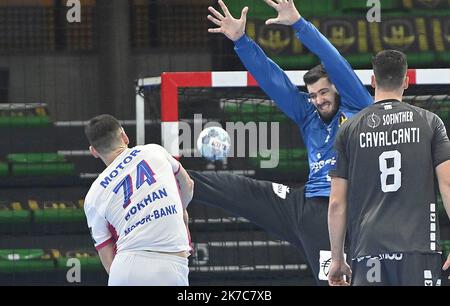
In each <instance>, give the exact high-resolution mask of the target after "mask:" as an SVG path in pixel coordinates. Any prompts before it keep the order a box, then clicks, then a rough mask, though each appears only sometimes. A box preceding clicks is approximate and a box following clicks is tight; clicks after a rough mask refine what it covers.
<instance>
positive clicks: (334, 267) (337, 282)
mask: <svg viewBox="0 0 450 306" xmlns="http://www.w3.org/2000/svg"><path fill="white" fill-rule="evenodd" d="M344 276H346V277H347V279H346V278H345V277H344ZM351 279H352V270H351V269H350V266H349V265H348V264H347V263H346V262H345V261H342V262H337V261H334V260H331V266H330V271H329V272H328V284H329V285H330V286H350V282H351Z"/></svg>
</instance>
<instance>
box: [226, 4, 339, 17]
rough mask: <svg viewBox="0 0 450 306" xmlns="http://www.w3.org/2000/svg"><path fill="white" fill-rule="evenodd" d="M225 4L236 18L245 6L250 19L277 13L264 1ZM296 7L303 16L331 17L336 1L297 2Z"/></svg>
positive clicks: (271, 15) (273, 15)
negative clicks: (247, 8)
mask: <svg viewBox="0 0 450 306" xmlns="http://www.w3.org/2000/svg"><path fill="white" fill-rule="evenodd" d="M224 2H225V4H226V5H227V7H228V9H229V10H230V13H231V14H232V15H233V16H234V17H240V16H241V11H242V9H243V8H244V7H245V6H248V7H249V12H248V18H258V19H267V18H269V17H276V11H275V10H274V9H273V8H271V7H270V6H269V5H267V4H266V3H265V2H264V1H263V0H240V1H237V0H225V1H224ZM295 6H296V7H297V9H298V10H299V12H300V14H302V15H303V16H314V17H316V16H329V15H331V14H333V12H334V11H335V9H334V1H330V0H314V1H305V0H295Z"/></svg>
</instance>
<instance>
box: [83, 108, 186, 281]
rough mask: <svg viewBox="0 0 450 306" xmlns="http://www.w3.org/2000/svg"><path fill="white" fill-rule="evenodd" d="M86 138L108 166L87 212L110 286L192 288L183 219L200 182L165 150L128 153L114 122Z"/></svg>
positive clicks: (93, 123) (100, 122) (99, 124)
mask: <svg viewBox="0 0 450 306" xmlns="http://www.w3.org/2000/svg"><path fill="white" fill-rule="evenodd" d="M85 133H86V136H87V138H88V140H89V143H90V145H91V146H90V148H89V149H90V151H91V154H92V155H93V156H94V157H96V158H101V159H102V160H103V162H104V163H105V165H106V169H105V170H104V171H103V172H102V173H101V174H100V176H99V177H98V178H97V179H96V180H95V182H94V183H93V184H92V186H91V188H90V190H89V192H88V194H87V196H86V199H85V206H84V210H85V213H86V218H87V223H88V226H89V230H90V231H91V235H92V238H93V240H94V244H95V247H96V249H97V250H98V253H99V256H100V259H101V261H102V263H103V266H104V267H105V269H106V271H107V272H108V273H109V281H108V284H109V285H168V286H176V285H188V273H189V268H188V259H187V257H188V255H189V252H190V250H191V248H190V241H189V240H190V238H189V233H188V229H187V225H186V224H185V220H184V218H183V217H186V215H184V214H185V213H186V212H185V209H186V207H187V205H188V203H189V202H190V200H191V199H192V195H193V181H192V180H191V179H190V178H189V175H188V174H187V172H186V171H185V170H184V168H183V167H182V165H181V164H180V163H179V162H178V161H176V160H175V159H174V158H173V157H172V156H170V155H169V153H168V152H167V151H166V150H165V149H164V148H162V147H161V146H159V145H156V144H149V145H145V146H137V147H134V148H128V143H129V140H128V137H127V135H126V134H125V131H124V130H123V128H122V127H121V126H120V123H119V122H118V121H117V120H116V119H115V118H114V117H112V116H110V115H100V116H97V117H95V118H93V119H91V120H90V121H89V124H88V125H87V126H86V128H85ZM114 233H117V237H114Z"/></svg>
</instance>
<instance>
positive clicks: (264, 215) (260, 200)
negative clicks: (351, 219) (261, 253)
mask: <svg viewBox="0 0 450 306" xmlns="http://www.w3.org/2000/svg"><path fill="white" fill-rule="evenodd" d="M188 173H189V175H190V176H191V178H192V179H193V180H194V184H195V185H194V197H193V200H192V203H194V205H196V204H195V203H199V204H204V205H208V206H214V207H219V208H221V209H223V210H225V211H228V212H230V213H232V214H234V215H238V216H241V217H244V218H246V219H247V220H249V221H250V222H252V223H254V224H256V225H258V226H260V227H261V228H263V229H264V230H265V231H267V232H268V233H271V234H273V235H275V236H276V237H278V238H279V239H281V240H285V241H288V242H290V243H291V244H293V245H294V246H296V247H297V248H299V249H300V250H301V251H302V252H303V254H304V255H305V256H306V259H307V263H308V266H309V267H310V269H311V270H312V272H313V274H314V278H315V280H316V282H317V284H319V285H327V284H328V283H327V280H326V277H327V274H328V269H329V265H330V258H331V254H330V242H329V235H328V223H327V218H328V197H316V198H305V195H304V188H296V189H290V188H289V187H287V186H284V185H280V184H276V183H272V182H268V181H259V180H254V179H251V178H247V177H245V176H240V175H233V174H223V173H221V174H218V173H201V172H197V171H188Z"/></svg>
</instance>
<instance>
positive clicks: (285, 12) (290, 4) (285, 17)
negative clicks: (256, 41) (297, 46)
mask: <svg viewBox="0 0 450 306" xmlns="http://www.w3.org/2000/svg"><path fill="white" fill-rule="evenodd" d="M264 2H266V3H267V4H268V5H269V6H271V7H273V8H274V9H275V10H276V11H277V12H278V16H277V18H271V19H267V20H266V24H283V25H293V24H294V23H296V22H297V21H298V20H299V19H300V18H301V16H300V13H299V12H298V10H297V9H296V8H295V4H294V0H264Z"/></svg>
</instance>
